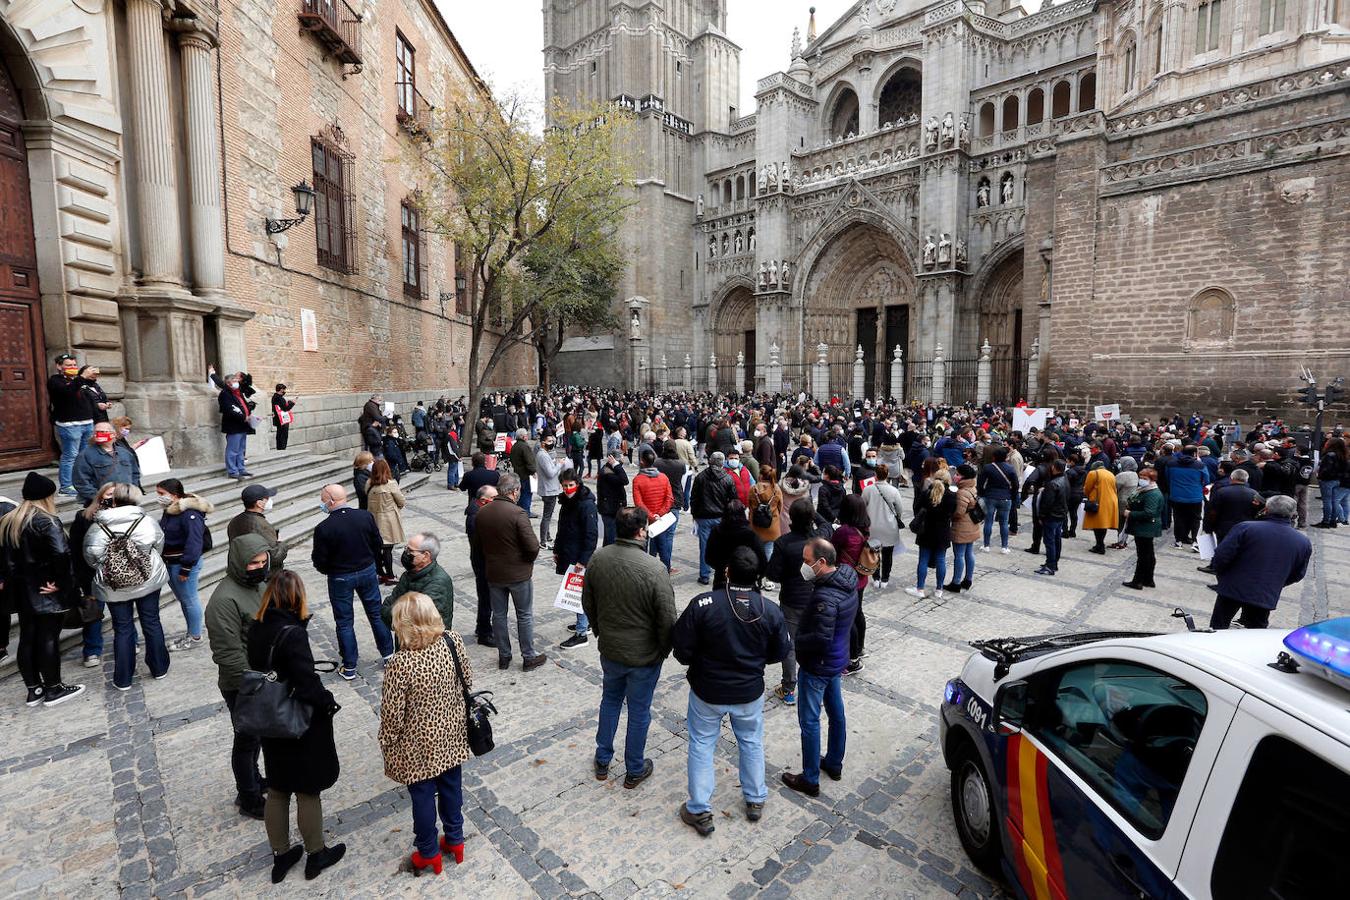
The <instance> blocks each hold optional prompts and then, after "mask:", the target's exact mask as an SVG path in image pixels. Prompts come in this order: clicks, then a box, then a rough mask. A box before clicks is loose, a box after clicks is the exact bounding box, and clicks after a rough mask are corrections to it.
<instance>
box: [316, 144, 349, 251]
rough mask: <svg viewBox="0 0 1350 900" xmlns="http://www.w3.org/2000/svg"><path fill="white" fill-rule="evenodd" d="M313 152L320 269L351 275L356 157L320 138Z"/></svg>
mask: <svg viewBox="0 0 1350 900" xmlns="http://www.w3.org/2000/svg"><path fill="white" fill-rule="evenodd" d="M310 152H311V155H312V157H313V161H314V193H315V197H314V228H315V232H316V236H315V244H316V245H317V248H318V260H319V265H321V266H324V267H325V268H329V269H334V270H336V271H338V272H343V273H345V274H348V275H350V274H352V273H354V272H355V271H356V209H355V207H356V198H355V197H354V196H353V194H352V186H353V182H354V181H355V173H354V167H355V157H353V156H352V155H351V154H350V153H347V152H346V151H344V150H341V149H339V148H337V147H335V146H333V145H331V144H329V143H327V142H325V141H322V140H320V139H318V138H312V139H311V140H310Z"/></svg>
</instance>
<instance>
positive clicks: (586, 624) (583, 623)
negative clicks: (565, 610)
mask: <svg viewBox="0 0 1350 900" xmlns="http://www.w3.org/2000/svg"><path fill="white" fill-rule="evenodd" d="M590 630H591V620H590V619H588V618H586V614H585V613H577V634H589V633H590Z"/></svg>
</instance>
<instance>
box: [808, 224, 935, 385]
mask: <svg viewBox="0 0 1350 900" xmlns="http://www.w3.org/2000/svg"><path fill="white" fill-rule="evenodd" d="M802 297H803V300H804V302H803V307H802V309H803V315H802V343H803V346H804V348H805V351H806V352H805V355H806V357H807V358H808V359H813V358H814V348H815V347H816V345H818V344H819V343H821V342H824V343H825V344H827V345H828V346H829V348H830V350H829V356H828V361H829V363H830V389H831V391H833V392H836V393H851V391H852V371H853V369H852V364H853V361H854V358H855V353H856V350H857V348H858V347H859V346H861V347H862V351H863V362H864V364H865V370H864V372H865V374H864V393H865V395H866V396H868V397H874V396H879V395H881V394H893V393H895V391H894V390H893V388H894V386H892V385H891V384H890V360H891V356H892V352H893V349H894V346H895V345H896V344H899V345H900V346H901V348H902V350H903V351H904V353H905V356H906V357H908V356H909V355H910V352H911V350H912V348H913V345H914V344H913V334H914V329H913V328H912V326H911V323H912V322H917V321H918V315H917V312H916V311H915V307H916V304H917V298H918V291H917V290H916V286H915V283H914V274H913V266H912V263H911V261H910V256H909V254H908V253H906V252H905V249H904V248H903V247H902V246H901V245H900V243H899V242H898V241H897V240H896V238H895V237H893V236H892V235H891V234H890V233H889V232H888V231H886V230H884V229H883V228H881V227H880V226H879V225H877V224H872V223H869V222H863V221H857V222H854V223H852V224H850V225H848V226H847V227H845V228H843V229H842V230H840V231H838V232H837V233H836V234H835V235H834V236H833V237H832V238H830V239H829V241H828V242H827V243H826V244H825V245H824V246H823V247H822V249H821V250H820V251H819V252H818V253H817V254H816V255H815V256H814V258H813V259H811V262H810V270H809V272H808V273H807V276H806V278H805V281H804V287H803V288H802Z"/></svg>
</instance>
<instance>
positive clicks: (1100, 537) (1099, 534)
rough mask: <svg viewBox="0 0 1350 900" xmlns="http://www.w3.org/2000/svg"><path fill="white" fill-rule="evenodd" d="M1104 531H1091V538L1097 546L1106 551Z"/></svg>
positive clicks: (1097, 529)
mask: <svg viewBox="0 0 1350 900" xmlns="http://www.w3.org/2000/svg"><path fill="white" fill-rule="evenodd" d="M1106 531H1107V530H1106V529H1105V528H1094V529H1092V536H1093V537H1095V538H1096V539H1097V546H1098V547H1100V548H1101V549H1103V550H1105V549H1106Z"/></svg>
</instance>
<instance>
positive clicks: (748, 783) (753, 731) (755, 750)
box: [685, 690, 769, 815]
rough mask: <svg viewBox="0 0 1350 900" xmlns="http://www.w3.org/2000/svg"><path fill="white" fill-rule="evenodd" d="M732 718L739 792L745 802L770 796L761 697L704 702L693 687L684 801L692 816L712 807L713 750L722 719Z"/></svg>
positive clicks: (761, 799) (713, 781)
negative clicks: (745, 699) (738, 772)
mask: <svg viewBox="0 0 1350 900" xmlns="http://www.w3.org/2000/svg"><path fill="white" fill-rule="evenodd" d="M726 716H729V717H730V718H731V731H732V733H733V734H735V735H736V749H737V751H738V755H739V757H740V770H741V795H742V796H743V797H745V802H746V803H763V802H764V801H765V800H767V799H768V797H769V787H768V785H766V784H765V783H764V698H763V697H756V698H755V699H754V700H751V701H750V702H749V703H738V704H735V705H727V704H713V703H705V702H703V700H702V699H701V698H700V697H699V696H698V694H695V693H694V692H693V691H692V690H691V691H690V692H689V715H688V719H687V722H688V727H689V802H688V803H686V804H685V806H686V807H687V808H688V810H689V811H690V812H691V813H694V814H695V815H697V814H699V813H705V812H708V811H709V810H711V809H712V795H713V788H714V787H715V786H716V776H715V774H714V770H713V751H714V750H715V749H716V747H717V739H718V738H719V737H721V736H722V719H723V717H726Z"/></svg>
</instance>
